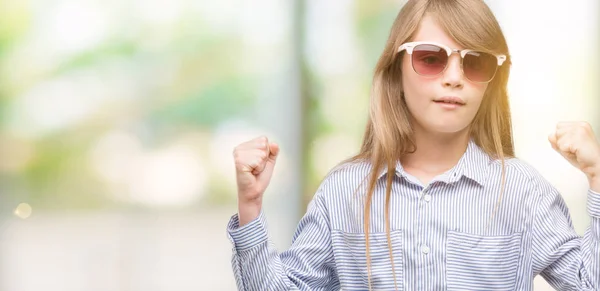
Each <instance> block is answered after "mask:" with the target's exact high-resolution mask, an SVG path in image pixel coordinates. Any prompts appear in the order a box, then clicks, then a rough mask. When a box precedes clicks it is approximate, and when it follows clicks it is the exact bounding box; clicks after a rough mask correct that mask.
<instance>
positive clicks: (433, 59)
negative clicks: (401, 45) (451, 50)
mask: <svg viewBox="0 0 600 291" xmlns="http://www.w3.org/2000/svg"><path fill="white" fill-rule="evenodd" d="M446 64H448V54H447V53H446V51H445V50H444V49H443V48H441V47H439V46H436V45H431V44H420V45H417V46H415V48H414V49H413V52H412V66H413V69H414V70H415V72H416V73H417V74H419V75H424V76H434V75H437V74H439V73H441V72H442V71H444V68H446Z"/></svg>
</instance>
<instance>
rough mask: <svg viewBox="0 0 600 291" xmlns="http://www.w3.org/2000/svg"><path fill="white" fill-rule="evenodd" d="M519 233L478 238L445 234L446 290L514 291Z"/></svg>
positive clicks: (518, 253)
mask: <svg viewBox="0 0 600 291" xmlns="http://www.w3.org/2000/svg"><path fill="white" fill-rule="evenodd" d="M521 240H522V233H514V234H511V235H507V236H479V235H472V234H466V233H461V232H457V231H449V232H448V241H447V246H446V256H447V257H446V279H447V283H448V290H449V291H452V290H462V291H467V290H514V287H515V283H516V276H517V270H518V268H519V262H520V257H521Z"/></svg>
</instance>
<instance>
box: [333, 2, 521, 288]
mask: <svg viewBox="0 0 600 291" xmlns="http://www.w3.org/2000/svg"><path fill="white" fill-rule="evenodd" d="M426 15H428V16H432V17H433V18H434V19H435V20H436V21H437V23H438V24H439V25H440V26H441V27H442V28H443V29H444V30H445V31H446V33H447V34H448V35H449V36H450V37H452V38H453V39H454V40H455V41H456V42H457V43H458V44H459V45H461V46H463V47H465V48H469V49H474V50H479V51H484V52H489V53H493V54H504V55H507V56H509V53H508V46H507V44H506V40H505V38H504V35H503V33H502V30H501V28H500V26H499V24H498V22H497V20H496V18H495V17H494V15H493V13H492V12H491V10H490V9H489V7H488V6H487V5H486V4H485V3H484V2H483V1H482V0H409V1H408V2H407V3H406V4H405V5H404V7H403V8H402V9H401V11H400V12H399V14H398V16H397V17H396V20H395V21H394V24H393V26H392V29H391V33H390V36H389V39H388V41H387V43H386V46H385V49H384V51H383V53H382V55H381V57H380V58H379V61H378V62H377V66H376V68H375V73H374V77H373V88H372V93H371V100H370V111H369V118H368V122H367V126H366V131H365V133H364V138H363V143H362V147H361V149H360V152H359V153H358V154H357V155H356V156H354V157H352V158H350V159H349V160H347V161H345V162H353V161H358V160H367V161H369V162H370V163H371V164H372V170H371V173H370V175H369V176H368V177H367V178H368V184H367V188H366V190H367V194H366V197H365V199H366V201H365V202H366V203H365V208H364V211H365V213H364V231H365V237H366V256H367V273H368V280H369V281H368V283H369V289H371V258H370V252H369V223H370V214H371V200H372V197H373V193H374V191H375V185H376V183H377V179H378V177H379V173H381V171H383V170H384V167H387V181H386V182H387V183H386V194H385V195H386V196H385V231H386V234H387V241H388V247H389V253H390V259H391V261H392V272H393V274H394V284H395V286H396V289H397V282H396V275H395V274H396V273H395V267H394V259H393V252H392V245H391V239H390V222H389V220H390V214H389V205H390V197H391V186H392V179H393V177H394V173H395V167H396V162H397V161H399V160H400V158H401V157H402V156H403V155H405V154H407V153H411V152H414V151H415V150H416V145H415V142H414V140H413V130H412V128H411V125H410V122H409V120H410V118H409V117H410V112H409V110H408V108H407V106H406V103H405V101H404V98H402V97H401V96H402V94H403V93H402V91H403V90H402V84H401V80H402V70H401V68H402V61H401V60H402V57H401V56H402V54H400V53H397V48H398V47H399V46H400V45H401V44H402V43H405V42H408V41H410V40H411V38H412V37H413V35H414V34H415V32H416V30H417V28H418V27H419V24H420V23H421V21H422V19H423V18H424V17H425V16H426ZM509 67H510V57H508V59H507V61H506V62H505V63H504V64H503V65H502V66H500V67H499V68H498V72H497V73H496V75H495V77H494V79H493V80H492V81H491V82H490V83H489V85H488V88H487V90H486V92H485V94H484V97H483V101H482V103H481V106H480V108H479V110H478V112H477V114H476V116H475V118H474V119H473V121H472V123H471V125H470V134H471V137H472V139H473V140H474V142H475V143H476V144H477V145H478V146H479V147H480V148H481V149H482V150H483V151H484V152H486V153H487V154H488V155H490V156H491V157H492V158H494V159H499V160H500V161H501V163H502V187H501V191H500V195H499V198H498V203H497V204H496V208H495V209H494V213H495V212H496V210H497V208H498V205H499V204H500V201H501V199H502V192H504V182H505V168H504V166H505V165H504V159H505V158H510V157H514V149H513V140H512V129H511V117H510V108H509V103H508V94H507V89H506V86H507V82H508V75H509ZM365 181H366V180H365ZM493 215H494V214H492V218H493ZM492 218H490V221H491V219H492Z"/></svg>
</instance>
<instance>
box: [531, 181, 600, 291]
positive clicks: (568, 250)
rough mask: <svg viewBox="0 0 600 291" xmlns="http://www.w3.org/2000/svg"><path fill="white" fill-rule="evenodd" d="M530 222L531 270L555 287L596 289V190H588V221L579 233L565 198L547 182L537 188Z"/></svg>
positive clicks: (599, 273)
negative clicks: (535, 203) (531, 223)
mask: <svg viewBox="0 0 600 291" xmlns="http://www.w3.org/2000/svg"><path fill="white" fill-rule="evenodd" d="M538 191H539V193H538V195H539V196H538V198H539V202H540V203H538V207H537V211H536V216H535V220H534V225H533V270H534V275H537V274H538V273H539V274H541V275H542V277H543V278H544V279H546V281H547V282H548V283H549V284H550V285H552V286H553V287H554V288H556V289H557V290H590V291H591V290H600V194H599V193H596V192H594V191H592V190H589V191H588V204H587V211H588V213H589V215H590V217H591V224H590V226H589V227H588V228H587V230H586V231H585V234H584V236H583V237H581V236H579V235H578V234H577V233H576V232H575V229H574V227H573V224H572V221H571V217H570V214H569V210H568V208H567V206H566V204H565V201H564V200H563V198H562V197H561V195H560V194H559V193H558V191H557V190H556V189H554V188H553V187H551V186H548V187H540V188H539V189H538Z"/></svg>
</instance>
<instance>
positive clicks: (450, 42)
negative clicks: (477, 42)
mask: <svg viewBox="0 0 600 291" xmlns="http://www.w3.org/2000/svg"><path fill="white" fill-rule="evenodd" d="M412 41H431V42H436V43H439V44H443V45H447V46H449V47H451V48H454V49H463V47H461V46H460V45H459V44H457V43H456V41H454V39H452V37H450V36H449V35H448V34H447V33H446V32H445V31H444V29H443V28H442V27H441V26H440V25H439V24H438V23H437V21H436V20H435V19H434V18H433V17H431V16H429V15H428V16H425V17H424V18H423V20H422V21H421V23H420V24H419V28H418V29H417V31H416V32H415V35H414V37H413V38H412Z"/></svg>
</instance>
